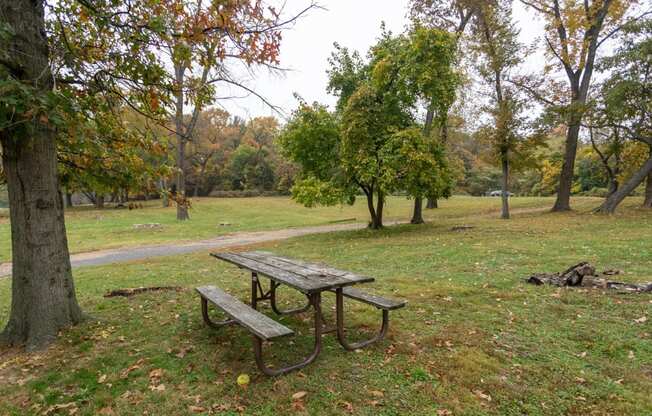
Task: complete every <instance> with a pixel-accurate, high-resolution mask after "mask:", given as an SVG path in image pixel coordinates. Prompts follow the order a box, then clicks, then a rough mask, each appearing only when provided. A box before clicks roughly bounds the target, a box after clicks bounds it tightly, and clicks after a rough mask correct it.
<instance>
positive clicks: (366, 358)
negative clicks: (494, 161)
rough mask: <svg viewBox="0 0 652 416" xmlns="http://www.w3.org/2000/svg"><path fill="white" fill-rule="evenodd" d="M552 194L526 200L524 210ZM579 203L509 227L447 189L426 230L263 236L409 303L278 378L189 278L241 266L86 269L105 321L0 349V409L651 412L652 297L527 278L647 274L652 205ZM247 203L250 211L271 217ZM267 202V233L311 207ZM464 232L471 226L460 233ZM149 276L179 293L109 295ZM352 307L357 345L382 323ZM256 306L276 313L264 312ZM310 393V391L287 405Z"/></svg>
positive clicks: (82, 273)
mask: <svg viewBox="0 0 652 416" xmlns="http://www.w3.org/2000/svg"><path fill="white" fill-rule="evenodd" d="M265 201H267V200H265ZM517 201H518V202H517ZM520 201H521V200H520V199H515V202H517V203H519V202H520ZM250 202H251V203H253V204H255V205H258V204H261V205H262V202H263V200H250ZM549 202H550V201H549V200H547V201H543V200H538V201H537V200H531V199H527V200H523V206H521V208H536V207H540V206H542V204H544V203H548V204H549ZM203 203H204V201H202V202H201V203H200V204H196V211H194V212H195V215H194V221H197V222H200V221H204V220H200V218H199V217H200V215H201V214H200V211H199V210H200V209H201V208H197V207H198V206H200V205H201V204H203ZM220 203H226V202H220ZM275 203H278V204H279V205H278V206H280V207H283V206H290V205H288V204H289V203H288V202H287V201H283V200H278V201H276V202H275ZM575 203H576V206H578V207H581V208H582V209H581V210H580V212H573V213H564V214H552V213H548V212H534V211H532V210H530V211H524V212H522V213H520V214H518V215H515V217H514V219H512V220H510V221H502V220H498V219H495V210H496V209H497V208H498V206H499V201H498V199H488V198H485V199H471V198H453V199H452V200H451V201H449V202H447V203H444V208H442V209H440V210H437V211H435V212H429V213H428V216H429V218H430V219H432V220H433V221H432V222H431V223H429V224H427V225H425V226H412V225H401V226H395V227H390V228H388V229H385V230H383V231H380V232H373V231H369V230H362V231H355V232H338V233H331V234H322V235H317V236H307V237H301V238H296V239H291V240H287V241H284V242H279V243H269V244H264V245H259V246H257V248H260V249H266V250H270V251H275V252H278V253H281V254H285V255H289V256H294V257H298V258H302V259H306V260H313V261H323V262H326V263H329V264H331V265H334V266H336V267H340V268H344V269H349V270H352V271H357V272H361V273H365V274H369V275H372V276H375V277H376V278H377V281H376V282H375V283H371V284H369V288H370V290H372V291H375V292H377V293H379V294H385V295H389V296H394V297H398V298H405V299H407V300H408V302H409V304H408V306H407V307H406V308H404V309H402V310H399V311H395V312H394V313H393V314H392V315H391V321H392V325H391V328H390V332H389V334H388V337H387V339H386V340H385V341H383V342H381V343H379V344H376V345H374V346H372V347H370V348H368V349H365V350H363V351H361V352H352V353H351V352H345V351H344V350H343V349H342V348H340V347H339V344H338V343H337V341H336V340H335V339H334V337H332V336H325V338H324V342H325V346H324V350H323V353H322V355H321V356H320V357H319V358H318V359H317V361H315V362H314V363H313V364H311V365H309V366H308V367H306V368H305V369H303V370H302V371H301V372H298V373H291V374H289V375H287V376H283V377H280V378H268V377H265V376H262V375H261V374H260V373H259V372H258V371H257V369H256V367H255V364H254V361H253V351H252V347H251V342H250V336H249V335H248V333H247V332H245V331H244V330H242V329H240V328H238V327H229V328H225V329H223V330H220V331H215V330H211V329H208V328H206V327H204V326H203V323H202V321H201V316H200V311H199V301H198V299H197V296H196V294H195V293H194V292H193V291H192V288H193V287H195V286H197V285H200V284H216V285H218V286H220V287H222V288H224V289H226V290H228V291H229V292H231V293H233V294H236V295H237V296H238V297H240V298H241V299H246V298H247V295H248V293H249V292H248V276H246V275H245V273H244V272H242V271H239V270H238V269H236V268H235V267H233V266H229V265H227V264H225V263H223V262H219V261H217V260H215V259H211V258H209V256H208V255H207V253H198V254H193V255H185V256H179V257H169V258H158V259H155V260H151V261H147V262H145V261H142V262H134V263H129V264H122V265H120V266H119V267H117V266H101V267H92V268H83V269H78V270H75V272H74V273H75V278H76V284H77V291H78V296H79V299H80V302H81V304H82V306H83V307H84V309H85V310H86V311H87V312H89V313H90V314H91V315H93V316H94V317H95V318H97V319H96V320H94V321H89V322H87V323H85V324H83V325H80V326H79V327H76V328H73V329H71V330H69V331H65V332H64V333H63V334H62V335H61V337H60V340H59V341H58V342H57V343H56V344H55V345H54V346H53V347H52V348H51V349H49V350H47V351H45V352H42V353H35V354H25V353H21V352H19V351H15V350H0V397H2V400H0V414H2V415H4V414H9V415H28V414H44V413H46V412H48V411H50V414H53V413H55V412H56V411H58V412H59V413H60V414H69V413H71V412H72V414H77V415H93V414H105V415H111V414H115V415H131V414H134V415H141V414H149V415H173V414H174V415H176V414H195V413H197V414H201V413H203V414H208V413H211V414H224V415H237V414H242V413H244V414H252V415H270V416H271V415H285V414H315V415H341V414H355V415H578V416H580V415H582V416H584V415H636V416H638V415H650V414H652V394H651V392H652V335H651V333H652V325H651V322H652V316H651V315H652V314H651V313H650V312H651V310H652V295H650V294H640V295H620V294H616V293H603V291H600V290H560V289H555V288H550V287H532V286H529V285H525V284H524V283H523V282H522V278H523V277H525V276H527V275H528V274H530V273H532V272H536V271H558V270H561V269H564V268H566V267H567V266H569V265H571V264H573V263H575V262H579V261H582V260H586V261H590V262H592V263H594V264H596V265H597V266H598V268H600V269H607V268H617V269H621V270H624V271H625V274H624V275H622V276H619V277H618V278H619V279H621V280H625V281H631V282H642V281H652V249H651V247H652V243H651V239H652V212H649V211H645V210H642V209H639V208H636V204H638V203H640V201H638V200H632V201H628V202H627V203H626V206H625V207H624V209H623V210H622V211H621V212H620V213H619V214H618V215H616V216H613V217H605V216H599V215H592V214H590V213H588V212H586V211H587V210H588V208H589V207H592V206H594V205H595V200H581V201H575ZM401 204H403V205H401ZM449 204H450V205H449ZM455 204H457V205H455ZM206 205H208V203H206ZM241 205H243V206H241V207H239V208H238V209H239V210H240V212H241V213H244V212H250V213H251V212H259V213H260V214H261V215H262V213H263V212H264V211H265V209H264V208H263V207H262V206H261V207H260V208H256V209H257V210H258V211H256V209H254V208H251V207H246V206H245V205H246V204H241ZM548 206H549V205H548ZM360 207H361V206H360ZM360 207H356V208H353V209H352V210H351V211H348V209H349V208H347V210H345V211H339V212H338V213H337V214H332V213H331V214H328V213H327V212H326V211H316V212H319V213H320V214H314V215H315V216H314V217H313V218H311V217H310V216H309V215H308V214H305V215H306V216H305V217H303V219H302V220H303V221H306V222H309V221H314V222H323V221H328V220H329V219H335V218H337V217H339V216H342V217H346V216H351V213H353V212H356V214H355V215H358V214H357V213H361V212H362V211H359V210H360V209H361V208H360ZM399 208H400V209H399ZM408 208H409V201H406V202H401V201H398V200H396V201H394V200H392V201H391V203H390V215H391V216H394V215H396V216H402V217H403V218H405V216H406V212H409V209H408ZM232 209H234V210H235V209H236V204H235V203H234V202H233V206H232ZM394 209H396V210H394ZM212 210H213V211H212V212H213V214H212V215H213V216H218V212H219V213H223V212H225V209H223V208H221V207H220V206H218V203H215V205H214V208H212ZM152 211H154V208H152ZM268 211H269V212H268V213H269V218H270V221H271V222H272V223H273V224H274V225H269V228H273V227H277V226H282V225H283V224H284V223H283V221H285V220H284V219H283V216H284V215H287V216H288V217H294V218H295V219H297V218H301V215H302V214H300V212H301V210H300V209H297V210H296V211H295V210H294V209H293V210H287V212H281V213H278V214H276V213H274V211H273V210H271V209H269V210H268ZM107 212H108V211H107ZM161 212H162V213H163V212H164V211H163V210H161ZM171 213H172V211H170V212H169V215H171ZM474 213H476V214H474ZM489 214H491V215H489ZM75 215H77V213H75ZM83 215H85V214H84V213H79V216H80V218H76V221H78V222H79V223H81V222H82V221H86V223H87V224H92V223H93V220H92V219H91V216H92V215H97V213H94V214H90V216H89V217H87V218H82V217H83ZM108 215H109V214H107V217H106V218H107V221H109V219H108ZM111 215H116V218H112V219H111V220H110V221H115V222H116V223H120V221H122V222H121V223H122V224H123V227H125V228H129V226H130V224H131V223H136V222H163V217H164V216H165V215H168V213H166V214H165V215H163V214H160V216H159V217H157V219H148V220H146V221H145V220H143V219H139V220H135V219H132V218H135V217H131V215H134V216H135V215H141V214H140V213H138V212H136V213H131V214H129V213H126V212H120V213H119V214H113V213H112V214H111ZM122 215H124V216H127V217H126V218H123V217H121V216H122ZM231 215H233V216H232V217H220V218H218V219H215V222H219V221H223V220H227V221H230V222H233V223H234V224H235V223H237V218H239V217H236V216H235V215H236V213H235V212H233V213H232V214H231ZM208 216H209V214H206V217H208ZM205 221H208V220H207V219H206V220H205ZM257 221H259V224H262V223H264V221H265V219H264V218H261V219H258V220H257ZM70 223H71V221H70V220H69V224H70ZM166 224H170V226H171V227H172V226H173V224H174V222H173V221H172V220H168V221H167V222H166ZM189 224H190V223H189ZM265 224H267V223H265ZM287 224H289V223H285V225H287ZM457 225H470V226H473V227H474V228H472V229H467V230H465V231H452V230H451V228H452V227H453V226H457ZM89 226H90V225H89ZM243 226H244V223H243ZM193 227H195V226H193ZM73 229H74V228H73ZM98 229H99V228H98ZM211 231H215V229H214V227H213V228H212V230H211ZM218 231H219V230H218ZM164 232H165V233H166V232H167V231H164ZM201 232H202V231H201V230H199V229H197V230H195V231H193V233H197V234H201ZM183 235H184V236H185V237H187V238H192V237H194V236H197V235H195V234H192V233H190V232H189V233H188V234H183ZM159 241H161V240H159ZM78 247H79V246H78ZM153 285H177V286H182V287H183V288H185V290H183V291H180V292H165V293H158V294H144V295H138V296H134V297H132V298H129V299H125V298H103V297H102V294H104V293H105V292H106V291H107V290H109V289H116V288H124V287H137V286H153ZM9 296H10V282H9V281H8V280H6V279H5V280H0V324H4V321H5V320H6V317H7V313H8V309H9V302H10V298H9ZM281 296H282V299H283V301H284V302H288V303H289V304H297V303H298V302H300V299H299V298H298V297H297V296H295V295H293V294H291V293H290V292H289V291H287V290H284V291H282V292H281ZM332 304H333V299H332V298H331V297H328V299H326V301H325V310H326V311H328V312H330V313H331V314H332V309H331V308H332ZM347 305H348V306H347V312H349V317H350V319H349V327H350V328H351V331H350V332H351V336H352V338H355V335H356V333H357V332H356V331H360V333H362V336H364V335H367V336H368V335H369V334H370V333H371V332H372V331H374V330H375V328H376V326H377V324H378V319H379V315H378V313H377V312H376V311H375V310H373V309H370V308H368V307H365V306H362V305H352V304H350V303H347ZM263 311H265V312H267V313H269V314H270V315H271V311H269V309H267V307H266V306H265V307H264V308H263ZM327 316H328V315H327ZM643 317H645V318H647V320H646V321H644V320H643V319H641V318H643ZM310 318H311V317H310V315H299V316H294V317H287V318H282V319H280V321H281V322H283V323H284V324H286V325H288V326H290V327H291V328H293V329H295V331H296V332H297V335H296V336H295V337H290V338H288V339H286V340H283V341H279V342H275V343H273V345H271V346H268V347H267V349H266V351H267V355H268V361H270V362H277V363H287V362H288V361H292V360H297V359H298V358H300V357H302V356H303V354H305V353H307V352H308V351H309V350H310V343H311V338H310V336H309V328H310V322H311V321H310ZM240 374H249V375H250V376H251V383H250V385H249V386H248V388H242V387H239V386H238V385H237V383H236V378H237V377H238V375H240ZM161 386H164V387H161ZM300 391H303V392H307V395H306V396H305V397H304V398H303V399H301V400H299V401H297V400H293V399H292V395H293V394H295V393H297V392H300ZM57 409H58V410H57Z"/></svg>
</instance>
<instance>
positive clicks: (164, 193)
mask: <svg viewBox="0 0 652 416" xmlns="http://www.w3.org/2000/svg"><path fill="white" fill-rule="evenodd" d="M160 186H161V204H162V206H163V208H168V207H169V206H170V195H169V190H168V181H167V179H165V178H163V179H161V181H160Z"/></svg>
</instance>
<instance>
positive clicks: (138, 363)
mask: <svg viewBox="0 0 652 416" xmlns="http://www.w3.org/2000/svg"><path fill="white" fill-rule="evenodd" d="M144 363H145V360H144V359H142V358H141V359H140V360H138V361H136V362H135V363H134V364H133V365H130V366H129V367H127V368H125V369H124V370H122V372H121V373H120V378H127V377H129V374H130V373H131V372H132V371H135V370H138V369H140V368H141V367H142V365H143V364H144Z"/></svg>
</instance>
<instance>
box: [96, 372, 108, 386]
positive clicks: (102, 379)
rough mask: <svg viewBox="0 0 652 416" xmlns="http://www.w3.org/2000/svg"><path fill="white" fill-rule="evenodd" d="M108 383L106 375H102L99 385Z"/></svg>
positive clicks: (98, 380)
mask: <svg viewBox="0 0 652 416" xmlns="http://www.w3.org/2000/svg"><path fill="white" fill-rule="evenodd" d="M105 381H106V374H102V375H101V376H100V377H99V378H98V379H97V382H98V383H99V384H103V383H104V382H105Z"/></svg>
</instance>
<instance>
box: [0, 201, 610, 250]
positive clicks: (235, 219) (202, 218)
mask: <svg viewBox="0 0 652 416" xmlns="http://www.w3.org/2000/svg"><path fill="white" fill-rule="evenodd" d="M192 203H193V205H192V209H191V211H190V217H191V220H190V221H186V222H179V221H177V220H176V208H174V207H170V208H163V207H161V206H160V201H150V202H147V203H146V204H145V208H143V209H137V210H132V211H129V210H125V209H115V208H106V209H103V210H97V209H93V208H92V207H88V206H86V207H76V208H73V209H70V210H67V211H66V228H67V231H68V242H69V245H70V251H71V253H80V252H86V251H93V250H99V249H107V248H117V247H133V246H140V245H152V244H162V243H166V242H176V241H188V240H197V239H206V238H211V237H216V236H219V235H223V234H227V233H232V232H237V231H253V230H256V231H259V230H272V229H281V228H287V227H300V226H307V225H320V224H328V223H329V222H334V221H341V220H350V219H353V218H355V220H356V221H359V222H365V221H367V219H368V213H367V210H366V204H364V203H363V201H362V200H360V201H358V203H357V204H355V205H354V206H343V207H330V208H305V207H303V206H301V205H298V204H296V203H294V202H293V201H292V200H291V199H290V198H285V197H278V198H194V199H193V200H192ZM412 204H413V202H412V201H410V200H408V199H406V198H399V197H394V198H390V199H389V201H388V206H387V212H386V219H387V220H388V221H389V220H392V219H402V220H406V219H408V220H409V219H410V217H411V209H412ZM593 204H594V205H595V204H597V200H596V202H593ZM441 205H442V210H441V211H442V213H441V214H437V215H444V216H451V215H468V214H470V213H472V212H481V211H484V212H495V211H496V210H499V209H500V201H499V198H492V199H489V198H472V197H454V198H452V199H451V200H449V201H442V203H441ZM513 205H514V207H515V208H529V207H536V206H551V205H552V199H550V198H514V200H513ZM3 211H4V216H3V217H2V218H0V262H3V261H9V260H11V238H10V235H11V227H10V224H9V219H8V217H7V215H8V213H7V210H3ZM428 215H430V214H429V213H426V217H427V216H428ZM150 223H159V224H161V225H162V227H161V228H154V229H136V228H134V224H150ZM222 223H228V224H230V225H228V226H222V225H220V224H222Z"/></svg>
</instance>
